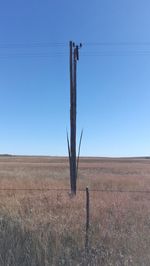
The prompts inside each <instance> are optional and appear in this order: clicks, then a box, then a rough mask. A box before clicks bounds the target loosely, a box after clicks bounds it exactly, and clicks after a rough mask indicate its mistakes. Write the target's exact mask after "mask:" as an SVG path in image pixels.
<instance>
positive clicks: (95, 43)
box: [83, 42, 150, 46]
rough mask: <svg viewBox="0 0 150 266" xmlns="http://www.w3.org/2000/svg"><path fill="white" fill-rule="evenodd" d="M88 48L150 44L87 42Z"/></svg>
mask: <svg viewBox="0 0 150 266" xmlns="http://www.w3.org/2000/svg"><path fill="white" fill-rule="evenodd" d="M83 45H87V46H149V45H150V42H85V43H83Z"/></svg>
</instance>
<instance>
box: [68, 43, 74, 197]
mask: <svg viewBox="0 0 150 266" xmlns="http://www.w3.org/2000/svg"><path fill="white" fill-rule="evenodd" d="M69 45H70V186H71V194H73V193H74V186H73V184H74V182H73V181H74V180H73V164H72V141H73V134H72V131H73V130H72V128H73V89H74V88H73V87H74V85H73V65H72V64H73V62H72V61H73V60H72V57H73V43H72V41H70V43H69Z"/></svg>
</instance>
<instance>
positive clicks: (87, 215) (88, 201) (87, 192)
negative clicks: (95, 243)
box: [85, 187, 90, 250]
mask: <svg viewBox="0 0 150 266" xmlns="http://www.w3.org/2000/svg"><path fill="white" fill-rule="evenodd" d="M89 213H90V197H89V189H88V187H86V235H85V248H86V249H87V250H88V247H89V225H90V215H89Z"/></svg>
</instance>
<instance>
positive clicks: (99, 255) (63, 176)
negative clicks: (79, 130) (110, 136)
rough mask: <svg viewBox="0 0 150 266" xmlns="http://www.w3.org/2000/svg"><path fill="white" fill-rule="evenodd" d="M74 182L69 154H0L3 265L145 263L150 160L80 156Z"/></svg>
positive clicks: (149, 243)
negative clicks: (73, 187)
mask: <svg viewBox="0 0 150 266" xmlns="http://www.w3.org/2000/svg"><path fill="white" fill-rule="evenodd" d="M77 186H78V189H80V191H78V192H77V196H76V197H74V198H70V197H69V195H68V192H69V164H68V160H67V158H58V157H21V156H20V157H19V156H18V157H17V156H16V157H15V156H10V157H8V156H0V265H1V266H4V265H7V266H10V265H11V266H13V265H14V266H33V265H34V266H48V265H65V266H67V265H68V266H69V265H70V266H74V265H85V266H87V265H91V266H94V265H118V266H119V265H139V266H142V265H147V266H149V265H150V237H149V236H150V193H141V191H150V160H149V159H148V158H147V159H144V158H139V159H138V158H128V159H106V158H82V159H81V162H80V169H79V178H78V185H77ZM86 186H88V187H89V190H90V232H89V249H88V250H85V216H86V210H85V188H86ZM16 188H17V189H22V190H16V191H15V190H14V189H16ZM32 188H34V189H36V188H37V189H40V190H37V191H36V190H31V189H32ZM48 188H49V189H54V190H47V191H46V190H44V189H48ZM7 189H8V190H7ZM28 189H29V190H28ZM57 189H58V190H57ZM61 189H64V190H62V191H61ZM66 189H68V190H66ZM97 190H103V191H97ZM117 190H118V191H119V192H116V191H117ZM127 191H130V192H127ZM131 191H132V192H131ZM136 191H137V192H136Z"/></svg>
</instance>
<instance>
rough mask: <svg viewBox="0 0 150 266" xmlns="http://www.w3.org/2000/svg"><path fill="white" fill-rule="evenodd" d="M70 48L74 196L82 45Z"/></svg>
mask: <svg viewBox="0 0 150 266" xmlns="http://www.w3.org/2000/svg"><path fill="white" fill-rule="evenodd" d="M69 46H70V144H69V145H68V147H69V163H70V185H71V194H72V195H76V181H77V158H76V113H77V112H76V108H77V101H76V100H77V99H76V98H77V97H76V95H77V61H78V60H79V48H81V47H82V45H81V44H80V45H76V44H75V43H73V42H72V41H70V43H69Z"/></svg>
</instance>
